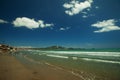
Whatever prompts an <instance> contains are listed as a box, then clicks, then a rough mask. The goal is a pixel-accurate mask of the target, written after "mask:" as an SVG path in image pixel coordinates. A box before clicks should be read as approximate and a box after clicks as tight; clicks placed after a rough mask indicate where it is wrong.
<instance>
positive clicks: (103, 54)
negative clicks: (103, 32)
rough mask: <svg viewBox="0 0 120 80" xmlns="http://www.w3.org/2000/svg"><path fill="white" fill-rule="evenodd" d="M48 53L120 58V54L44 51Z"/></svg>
mask: <svg viewBox="0 0 120 80" xmlns="http://www.w3.org/2000/svg"><path fill="white" fill-rule="evenodd" d="M44 52H46V53H55V54H76V55H78V54H82V55H91V56H111V57H120V52H85V51H44Z"/></svg>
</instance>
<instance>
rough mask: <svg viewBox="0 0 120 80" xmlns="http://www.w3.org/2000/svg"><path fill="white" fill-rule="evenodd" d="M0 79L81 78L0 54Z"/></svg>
mask: <svg viewBox="0 0 120 80" xmlns="http://www.w3.org/2000/svg"><path fill="white" fill-rule="evenodd" d="M0 80H82V79H80V78H79V77H77V76H74V75H73V74H71V73H68V72H66V71H64V70H56V69H54V68H51V67H50V66H49V65H45V64H34V63H33V62H32V63H31V64H24V63H22V62H21V61H19V60H18V59H16V58H15V57H14V56H9V55H0Z"/></svg>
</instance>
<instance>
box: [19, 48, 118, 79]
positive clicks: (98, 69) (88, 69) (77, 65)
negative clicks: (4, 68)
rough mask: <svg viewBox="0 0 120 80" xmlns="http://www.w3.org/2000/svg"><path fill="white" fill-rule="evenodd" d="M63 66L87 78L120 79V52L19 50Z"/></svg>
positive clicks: (40, 59) (43, 60)
mask: <svg viewBox="0 0 120 80" xmlns="http://www.w3.org/2000/svg"><path fill="white" fill-rule="evenodd" d="M18 53H20V54H22V55H27V57H29V58H31V59H33V60H35V61H40V62H47V63H49V64H51V65H55V66H57V67H60V68H63V69H66V70H68V71H69V72H71V70H73V72H72V74H76V75H78V74H79V75H82V77H83V78H85V77H87V78H85V80H120V77H119V74H120V52H81V51H39V50H29V51H22V52H18Z"/></svg>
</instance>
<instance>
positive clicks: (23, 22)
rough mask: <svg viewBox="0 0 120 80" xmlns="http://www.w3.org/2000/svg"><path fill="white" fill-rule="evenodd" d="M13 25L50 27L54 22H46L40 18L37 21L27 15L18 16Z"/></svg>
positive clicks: (30, 27) (31, 27)
mask: <svg viewBox="0 0 120 80" xmlns="http://www.w3.org/2000/svg"><path fill="white" fill-rule="evenodd" d="M13 25H14V26H15V27H23V26H24V27H26V28H29V29H33V28H39V27H40V28H45V27H50V26H53V24H45V23H44V21H43V20H38V21H35V20H34V19H30V18H27V17H21V18H20V17H18V18H16V19H15V20H14V21H13Z"/></svg>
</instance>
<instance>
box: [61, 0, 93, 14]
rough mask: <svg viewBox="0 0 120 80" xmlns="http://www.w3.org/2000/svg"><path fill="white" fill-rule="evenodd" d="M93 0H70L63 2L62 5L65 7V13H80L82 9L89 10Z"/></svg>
mask: <svg viewBox="0 0 120 80" xmlns="http://www.w3.org/2000/svg"><path fill="white" fill-rule="evenodd" d="M92 3H93V0H86V1H84V2H80V1H77V0H72V1H71V2H69V3H65V4H63V7H64V8H65V9H67V10H66V11H65V13H66V14H68V15H70V16H73V15H76V14H79V13H81V12H82V11H83V10H85V9H87V10H90V8H91V5H92Z"/></svg>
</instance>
